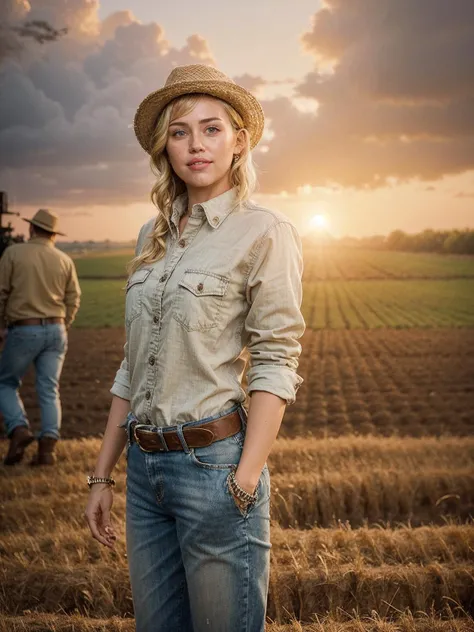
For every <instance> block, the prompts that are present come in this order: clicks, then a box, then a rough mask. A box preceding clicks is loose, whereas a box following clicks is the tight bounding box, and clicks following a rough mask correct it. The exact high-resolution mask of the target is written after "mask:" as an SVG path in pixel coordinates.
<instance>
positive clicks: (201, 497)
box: [126, 407, 270, 632]
mask: <svg viewBox="0 0 474 632" xmlns="http://www.w3.org/2000/svg"><path fill="white" fill-rule="evenodd" d="M235 409H236V407H234V408H232V409H231V410H235ZM239 410H240V411H241V417H243V416H244V415H245V412H244V411H243V409H241V408H240V407H239ZM226 412H229V411H226ZM222 414H224V413H221V414H220V415H215V416H214V417H209V418H206V419H205V420H200V421H198V422H189V423H185V424H183V426H181V428H183V427H190V426H191V427H192V426H193V425H197V424H200V423H203V422H204V421H210V420H211V419H215V418H216V417H218V416H221V415H222ZM134 420H135V419H134V417H133V414H130V415H129V416H128V420H127V423H128V430H130V423H131V421H134ZM146 428H147V430H151V431H158V429H157V428H156V427H154V426H147V427H146ZM165 432H166V431H165ZM244 437H245V430H242V431H241V432H239V433H238V434H236V435H234V436H232V437H229V438H227V439H223V440H221V441H216V442H215V443H213V444H211V445H210V446H207V447H203V448H194V449H193V448H188V447H187V446H186V449H185V450H184V451H182V452H181V451H173V452H143V451H142V450H141V448H140V447H139V445H138V444H137V443H135V442H132V443H131V444H129V445H128V448H127V497H126V505H127V506H126V532H127V556H128V562H129V568H130V580H131V586H132V595H133V605H134V611H135V620H136V630H137V632H161V631H163V632H165V631H166V632H168V631H169V632H263V630H264V626H265V609H266V602H267V593H268V580H269V561H270V516H269V509H270V477H269V473H268V469H267V467H266V466H265V467H264V469H263V471H262V475H261V476H260V481H259V484H258V487H257V489H258V500H257V502H256V503H255V504H254V505H253V506H252V508H251V509H250V510H249V511H245V512H244V513H242V512H241V510H240V509H239V508H238V507H237V505H236V504H235V502H234V498H233V497H232V495H231V494H230V491H229V489H228V487H227V476H228V475H229V473H230V471H231V469H232V467H234V466H235V465H237V464H238V462H239V459H240V455H241V453H242V445H243V441H244ZM129 438H130V432H129ZM183 441H184V437H181V442H182V443H183ZM184 445H186V442H185V441H184Z"/></svg>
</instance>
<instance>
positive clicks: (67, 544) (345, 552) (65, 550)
mask: <svg viewBox="0 0 474 632" xmlns="http://www.w3.org/2000/svg"><path fill="white" fill-rule="evenodd" d="M99 446H100V441H99V440H97V439H91V440H70V441H64V442H62V443H61V444H60V446H59V460H58V464H57V465H56V466H55V467H54V468H52V469H47V470H46V469H45V470H40V471H36V470H32V469H31V468H29V467H28V466H27V465H20V466H18V467H15V468H11V469H8V470H6V469H3V470H2V469H0V474H3V475H4V476H3V477H2V479H1V480H0V497H1V499H2V504H1V506H0V562H1V565H0V573H1V575H0V586H1V591H0V632H7V630H8V632H10V631H11V632H17V631H18V632H19V631H20V630H21V631H23V632H29V631H30V630H34V631H35V632H43V631H45V632H46V630H47V631H48V632H65V631H67V632H73V631H74V632H89V631H92V630H94V631H95V630H98V631H100V630H103V632H108V631H114V632H115V631H122V632H129V631H131V630H133V629H134V624H133V620H132V619H131V618H128V619H127V617H132V613H133V607H132V600H131V592H130V586H129V580H128V571H127V559H126V552H125V542H124V513H125V494H124V489H125V463H124V461H123V460H122V461H121V462H120V464H119V467H118V469H117V473H116V478H117V480H118V487H117V492H116V494H115V500H114V515H115V518H114V519H115V523H116V527H117V530H118V533H119V540H118V542H117V548H116V551H114V552H111V551H109V550H108V549H105V548H103V547H101V546H100V545H99V544H98V543H97V542H95V541H94V540H93V539H92V538H91V536H90V534H89V531H88V528H87V527H86V525H85V521H84V518H83V512H84V508H85V504H86V501H87V493H88V492H87V488H86V485H85V476H86V474H87V473H88V472H89V471H90V470H91V469H92V467H93V464H94V461H95V458H96V454H97V452H98V449H99ZM473 462H474V440H471V439H457V438H443V439H422V440H420V439H413V438H406V439H401V438H393V437H392V438H374V437H366V438H358V437H341V438H339V439H323V440H316V439H295V440H278V441H277V443H276V447H275V450H274V451H273V453H272V457H271V460H270V469H271V471H272V474H273V475H272V485H273V492H272V507H273V509H272V511H273V522H274V525H273V549H272V568H271V591H270V599H269V610H268V613H269V616H270V618H271V620H273V621H275V622H276V623H275V624H273V625H271V626H269V627H268V630H269V631H271V632H283V631H285V632H290V630H291V631H295V632H296V631H298V630H299V631H300V632H309V631H313V630H314V631H316V630H317V631H319V632H323V630H324V632H356V631H357V632H368V631H369V630H370V631H374V632H375V631H380V632H428V631H429V632H432V631H433V632H434V631H439V632H447V631H448V630H450V631H451V630H452V631H453V632H467V631H468V630H473V631H474V622H473V621H472V619H469V616H472V614H473V613H474V525H473V524H472V522H469V521H468V516H469V513H474V512H473V508H474V468H473ZM463 520H466V524H462V521H463ZM424 522H425V523H438V526H436V524H429V525H427V526H420V527H418V528H412V527H413V526H416V525H421V524H422V523H424ZM373 523H379V526H372V527H370V526H369V525H371V524H372V525H373ZM380 523H382V524H380ZM389 523H390V525H391V527H390V526H389ZM397 523H399V524H397ZM402 523H403V524H402ZM315 525H318V526H315ZM288 527H292V528H288ZM294 527H300V529H299V530H298V529H296V528H294ZM321 527H331V528H329V529H328V528H321ZM354 527H360V528H354ZM394 527H397V528H394ZM28 612H29V613H28ZM407 612H414V613H417V617H416V619H414V618H413V617H410V616H409V615H407V614H404V613H407ZM374 613H377V615H375V614H374ZM423 613H430V616H428V615H423ZM453 613H454V614H455V615H456V617H455V618H453V617H452V614H453ZM22 614H25V616H23V617H21V616H19V615H22ZM440 615H443V616H444V617H448V618H449V617H451V618H450V620H445V621H441V620H439V619H437V618H436V617H439V616H440ZM2 616H3V619H1V617H2ZM117 616H118V617H119V618H117ZM316 616H319V617H326V618H325V619H322V620H321V622H320V624H318V623H317V620H316V618H315V617H316ZM114 617H115V618H114ZM370 617H371V618H370ZM382 618H383V620H382ZM298 621H299V622H298ZM277 623H278V624H283V623H287V624H288V626H287V627H281V626H279V625H277ZM2 626H3V627H2ZM469 626H472V627H469Z"/></svg>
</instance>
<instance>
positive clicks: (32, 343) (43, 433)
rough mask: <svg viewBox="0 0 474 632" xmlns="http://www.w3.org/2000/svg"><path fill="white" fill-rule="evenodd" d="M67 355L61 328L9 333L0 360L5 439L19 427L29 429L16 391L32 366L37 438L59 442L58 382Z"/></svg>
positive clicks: (31, 328) (50, 326)
mask: <svg viewBox="0 0 474 632" xmlns="http://www.w3.org/2000/svg"><path fill="white" fill-rule="evenodd" d="M66 351H67V331H66V328H65V326H64V325H62V324H46V325H25V326H21V327H12V328H11V329H9V330H8V333H7V336H6V340H5V345H4V348H3V351H2V354H1V356H0V412H1V413H2V415H3V418H4V421H5V429H6V433H7V435H8V436H10V435H11V433H12V432H13V430H15V428H17V427H18V426H29V423H28V419H27V416H26V412H25V408H24V406H23V402H22V401H21V398H20V395H19V393H18V389H19V388H20V386H21V381H22V379H23V376H24V375H25V373H26V371H27V370H28V367H29V366H30V364H34V366H35V371H36V392H37V395H38V401H39V406H40V412H41V430H40V433H39V437H38V438H42V437H52V438H54V439H59V429H60V427H61V401H60V399H59V378H60V376H61V371H62V368H63V363H64V358H65V356H66Z"/></svg>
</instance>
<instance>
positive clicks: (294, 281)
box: [245, 222, 305, 405]
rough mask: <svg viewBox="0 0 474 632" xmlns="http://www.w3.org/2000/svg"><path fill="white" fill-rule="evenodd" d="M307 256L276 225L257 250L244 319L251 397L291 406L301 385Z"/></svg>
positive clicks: (285, 226) (291, 231) (290, 229)
mask: <svg viewBox="0 0 474 632" xmlns="http://www.w3.org/2000/svg"><path fill="white" fill-rule="evenodd" d="M302 274H303V256H302V248H301V240H300V237H299V235H298V233H297V231H296V229H295V228H294V226H293V225H292V224H290V223H289V222H279V223H277V224H275V225H273V226H272V227H271V228H270V229H269V230H268V231H267V232H266V234H265V235H264V237H263V238H262V239H261V241H260V242H259V244H258V246H257V247H256V252H255V255H254V257H253V260H252V263H251V269H250V273H249V276H248V281H247V300H248V302H249V303H250V309H249V312H248V314H247V317H246V319H245V332H246V335H247V336H246V337H247V348H248V351H249V354H250V367H249V371H248V373H247V382H248V392H249V393H251V392H252V391H267V392H270V393H273V394H274V395H278V397H281V398H282V399H284V400H286V403H287V404H288V405H289V404H293V403H294V401H295V399H296V392H297V390H298V388H299V387H300V385H301V384H302V382H303V378H302V377H300V376H299V375H298V374H297V372H296V371H297V368H298V362H299V356H300V354H301V345H300V343H299V342H298V339H299V338H301V336H302V335H303V333H304V331H305V322H304V319H303V315H302V313H301V302H302V296H303V291H302V283H301V277H302Z"/></svg>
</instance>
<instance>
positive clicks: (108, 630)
mask: <svg viewBox="0 0 474 632" xmlns="http://www.w3.org/2000/svg"><path fill="white" fill-rule="evenodd" d="M473 630H474V621H473V620H472V619H471V618H468V617H465V618H462V619H448V620H442V619H439V618H436V617H432V616H428V615H425V616H424V617H422V618H417V619H414V618H413V617H411V616H409V615H402V616H401V617H400V618H399V619H398V620H397V621H396V622H389V621H382V620H378V619H377V617H371V618H369V619H361V618H353V619H352V620H351V621H344V622H341V621H337V620H333V619H330V618H324V619H320V620H319V622H316V623H313V624H311V625H301V624H300V623H299V622H298V621H294V622H293V623H290V624H288V625H278V624H269V625H268V626H267V627H266V632H472V631H473ZM0 632H135V623H134V621H133V620H131V619H120V618H116V617H112V618H110V619H88V618H85V617H81V616H78V615H72V616H64V615H37V614H36V615H28V614H27V615H25V616H23V617H4V618H3V619H2V620H0Z"/></svg>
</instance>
